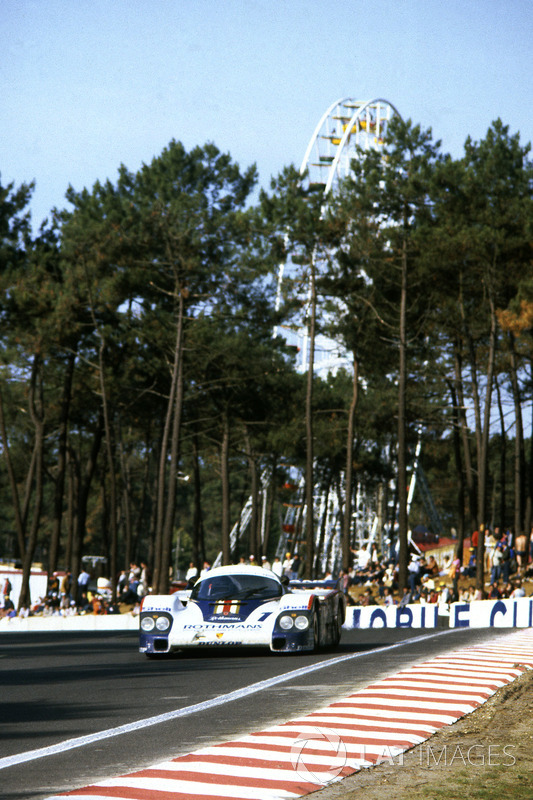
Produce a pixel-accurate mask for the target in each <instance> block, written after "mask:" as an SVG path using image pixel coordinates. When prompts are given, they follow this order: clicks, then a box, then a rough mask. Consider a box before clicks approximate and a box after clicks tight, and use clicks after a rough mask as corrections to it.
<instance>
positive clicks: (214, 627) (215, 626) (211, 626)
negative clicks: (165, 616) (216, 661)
mask: <svg viewBox="0 0 533 800" xmlns="http://www.w3.org/2000/svg"><path fill="white" fill-rule="evenodd" d="M262 627H263V626H262V625H245V624H244V623H242V622H241V623H240V624H238V625H231V624H225V623H220V622H219V623H216V622H212V623H209V622H204V623H203V624H198V625H184V626H183V630H185V631H204V630H205V631H219V630H220V629H221V628H222V629H225V630H228V631H231V630H233V631H234V630H244V631H255V630H261V629H262Z"/></svg>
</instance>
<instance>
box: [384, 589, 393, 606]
mask: <svg viewBox="0 0 533 800" xmlns="http://www.w3.org/2000/svg"><path fill="white" fill-rule="evenodd" d="M383 605H384V606H393V605H394V596H393V594H392V591H391V589H390V587H389V586H384V587H383Z"/></svg>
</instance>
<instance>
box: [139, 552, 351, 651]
mask: <svg viewBox="0 0 533 800" xmlns="http://www.w3.org/2000/svg"><path fill="white" fill-rule="evenodd" d="M345 611H346V604H345V598H344V595H343V594H342V592H340V591H339V589H338V588H337V582H336V581H316V582H312V581H295V582H292V583H290V584H289V581H288V580H287V579H285V578H281V579H280V578H278V576H277V575H275V574H274V573H273V572H271V571H270V570H266V569H263V568H262V567H253V566H247V565H239V566H230V567H215V568H214V569H211V570H209V572H207V573H206V574H205V575H204V576H203V577H201V578H200V579H199V580H198V581H197V582H196V583H195V584H194V586H193V588H192V590H191V592H190V594H189V595H188V596H187V593H184V592H179V593H175V594H171V595H147V596H146V597H144V599H143V602H142V606H141V612H140V640H139V651H140V652H141V653H144V654H145V655H147V656H149V657H154V656H161V655H165V654H168V653H171V652H173V651H178V650H182V649H185V648H189V647H246V646H250V647H268V648H270V650H273V651H276V652H279V653H294V652H297V651H313V650H317V649H319V648H322V647H334V646H336V645H337V644H338V643H339V641H340V637H341V628H342V625H343V622H344V616H345Z"/></svg>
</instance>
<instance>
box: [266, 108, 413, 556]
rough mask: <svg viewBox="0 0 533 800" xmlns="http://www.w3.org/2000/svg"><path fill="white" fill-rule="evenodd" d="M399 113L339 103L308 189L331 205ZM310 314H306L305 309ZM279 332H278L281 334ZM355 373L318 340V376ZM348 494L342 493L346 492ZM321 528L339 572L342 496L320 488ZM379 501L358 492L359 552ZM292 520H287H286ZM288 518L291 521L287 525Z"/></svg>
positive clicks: (303, 356)
mask: <svg viewBox="0 0 533 800" xmlns="http://www.w3.org/2000/svg"><path fill="white" fill-rule="evenodd" d="M394 115H398V116H399V113H398V111H397V110H396V108H395V107H394V106H393V105H392V103H390V102H389V101H388V100H383V99H380V98H379V99H376V100H369V101H362V100H356V99H354V98H352V97H344V98H342V99H340V100H337V101H336V102H335V103H332V105H331V106H330V107H329V108H328V109H327V110H326V111H325V113H324V114H323V116H322V118H321V119H320V121H319V123H318V125H317V126H316V128H315V130H314V132H313V135H312V136H311V139H310V140H309V144H308V145H307V149H306V151H305V155H304V158H303V161H302V164H301V167H300V174H301V175H302V179H303V181H305V182H306V184H307V185H308V186H315V187H317V188H318V189H321V190H322V192H323V198H324V201H323V205H324V207H325V205H326V203H327V197H328V195H329V194H330V193H335V191H336V189H337V187H338V184H339V182H340V181H341V180H343V179H344V178H347V177H348V176H349V175H350V174H351V172H352V169H351V165H352V161H353V160H354V159H358V158H360V156H361V151H363V152H364V151H368V150H381V149H383V148H384V143H385V138H386V134H387V128H388V124H389V122H390V120H391V119H392V117H393V116H394ZM285 272H287V273H288V274H287V277H288V278H290V277H292V274H291V273H292V272H293V270H292V268H291V264H290V263H289V264H287V265H281V266H280V268H279V273H278V296H277V303H276V305H277V308H279V307H280V304H281V287H282V281H283V279H284V273H285ZM304 314H305V311H304ZM303 322H304V321H303V320H302V324H301V326H297V327H295V328H293V327H290V328H285V327H284V328H283V333H282V335H283V336H284V337H285V338H286V339H287V341H288V343H289V344H292V345H294V346H296V348H297V367H298V369H300V370H301V371H302V372H305V371H307V369H308V365H309V336H308V328H307V326H306V325H305V324H303ZM278 333H279V331H278ZM341 367H346V368H347V369H348V370H350V369H351V363H350V362H349V360H348V359H347V356H346V353H345V351H344V348H343V347H342V346H341V345H340V344H339V343H338V342H335V341H334V340H332V339H329V338H328V337H326V336H323V335H320V334H319V335H318V336H316V339H315V359H314V372H315V374H317V375H319V376H322V377H326V376H327V374H328V373H331V372H336V371H337V370H338V369H339V368H341ZM342 493H343V492H342ZM315 501H316V511H317V516H318V519H317V525H318V526H319V527H320V522H319V520H320V519H322V516H323V515H324V516H325V526H324V543H323V544H324V545H325V547H324V550H323V553H322V563H321V567H322V569H323V570H325V569H327V568H330V569H332V570H333V571H337V570H338V569H339V568H340V565H341V526H340V508H339V497H338V495H337V493H335V492H333V493H332V494H331V496H330V497H329V498H328V499H327V500H326V498H325V497H323V496H322V493H321V492H320V489H319V488H318V487H315ZM375 505H376V503H375V502H371V501H370V500H369V498H366V497H362V496H361V491H360V487H358V490H357V498H356V504H355V512H354V514H353V525H354V534H355V536H354V539H355V544H356V547H357V548H358V549H362V548H370V547H371V545H372V544H374V543H375V542H376V540H377V538H378V536H379V533H380V532H379V530H378V528H379V526H378V514H377V513H376V511H375V510H374V509H373V506H374V507H375ZM300 513H303V514H304V515H305V508H304V507H303V505H301V506H300ZM287 520H288V516H287ZM287 520H286V522H287ZM285 545H286V537H282V541H280V547H279V551H280V553H281V552H283V550H284V549H285Z"/></svg>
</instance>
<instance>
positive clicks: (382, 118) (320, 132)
mask: <svg viewBox="0 0 533 800" xmlns="http://www.w3.org/2000/svg"><path fill="white" fill-rule="evenodd" d="M395 114H398V111H397V110H396V109H395V108H394V106H393V105H392V104H391V103H389V102H388V100H381V99H378V100H370V101H362V100H354V99H353V98H351V97H344V98H343V99H342V100H337V101H336V102H335V103H333V104H332V105H331V106H330V107H329V108H328V109H327V111H326V112H325V113H324V115H323V116H322V119H321V120H320V122H319V123H318V125H317V126H316V128H315V131H314V133H313V135H312V136H311V139H310V141H309V144H308V145H307V150H306V151H305V156H304V158H303V161H302V166H301V167H300V173H301V174H302V175H303V174H304V173H306V172H307V174H308V180H309V183H312V184H321V185H322V186H323V187H324V195H327V194H328V193H329V192H330V191H332V190H334V189H335V187H336V184H337V183H338V181H339V180H340V179H342V178H345V177H347V176H348V175H349V174H350V169H351V167H350V165H351V161H352V159H353V158H358V154H359V153H358V151H359V149H362V150H378V149H381V148H382V147H383V143H384V140H385V136H386V133H387V126H388V124H389V122H390V120H391V118H392V117H393V116H394V115H395Z"/></svg>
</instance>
